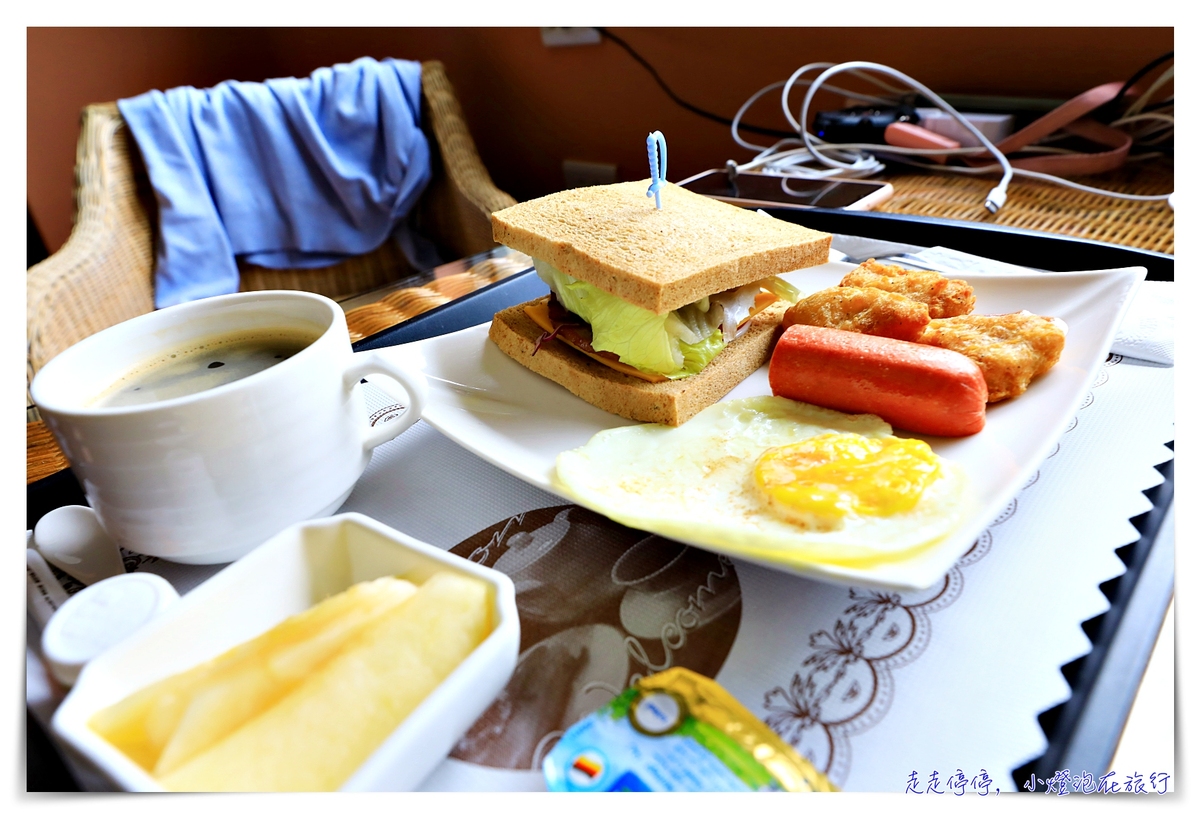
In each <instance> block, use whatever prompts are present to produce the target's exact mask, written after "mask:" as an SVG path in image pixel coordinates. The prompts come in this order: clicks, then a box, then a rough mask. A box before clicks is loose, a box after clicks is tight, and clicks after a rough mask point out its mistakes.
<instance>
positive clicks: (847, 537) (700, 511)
mask: <svg viewBox="0 0 1200 818" xmlns="http://www.w3.org/2000/svg"><path fill="white" fill-rule="evenodd" d="M556 472H557V473H556V481H557V485H558V487H559V489H560V490H562V491H563V492H564V493H566V494H568V495H569V496H570V497H572V498H573V499H574V500H575V501H576V502H578V503H580V504H581V505H584V506H586V507H588V508H591V509H592V510H594V511H598V512H600V513H602V514H604V515H605V516H607V517H610V518H611V519H613V520H616V521H617V522H620V523H623V524H625V525H628V526H631V527H633V528H639V529H643V530H646V531H651V532H653V533H655V534H659V535H662V536H666V537H672V538H675V539H678V540H682V541H684V542H689V543H693V544H696V545H701V546H705V545H707V546H715V547H719V548H721V549H723V550H726V551H729V552H731V553H742V554H744V555H746V556H750V557H757V558H760V559H765V560H770V561H775V562H785V563H794V564H800V563H828V564H834V565H844V566H868V565H873V564H879V563H884V562H891V561H896V560H901V559H904V558H907V557H909V556H912V555H914V554H916V553H918V552H919V551H922V550H924V549H926V548H929V547H931V546H933V545H936V544H937V543H938V542H940V541H941V540H943V539H944V538H945V537H946V536H947V535H949V534H950V533H951V532H953V531H954V530H955V529H956V528H957V527H958V525H959V524H960V522H961V521H962V519H963V518H964V516H965V514H966V513H967V510H968V509H967V505H968V493H967V490H966V488H967V487H966V477H965V475H964V473H963V471H962V470H961V468H960V467H958V466H957V465H956V464H954V463H951V462H950V461H947V460H945V459H943V458H941V457H939V456H938V455H937V454H936V453H934V452H933V451H932V450H931V449H930V448H929V446H928V444H926V443H925V442H924V441H922V440H917V439H902V438H897V437H895V436H893V435H892V427H891V426H890V425H889V424H887V423H886V422H885V421H883V420H882V419H880V418H878V417H876V416H875V415H847V414H845V413H842V412H837V411H835V410H832V409H824V408H821V407H818V406H811V405H809V404H804V403H797V402H795V401H791V400H788V399H786V398H778V397H752V398H742V399H737V400H728V401H723V402H721V403H717V404H714V405H713V406H710V407H709V408H707V409H705V410H704V411H702V412H700V413H699V414H697V415H696V416H695V417H694V418H692V419H691V420H689V421H688V422H687V423H685V424H683V425H682V426H678V427H670V426H661V425H658V424H644V425H640V426H624V427H619V428H616V429H608V430H605V431H603V432H600V433H598V434H596V435H595V436H594V437H593V438H592V439H591V440H590V441H589V442H588V443H587V444H586V445H585V446H583V447H581V448H579V449H574V450H572V451H568V452H564V453H562V454H561V455H559V457H558V460H557V470H556Z"/></svg>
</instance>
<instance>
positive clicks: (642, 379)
mask: <svg viewBox="0 0 1200 818" xmlns="http://www.w3.org/2000/svg"><path fill="white" fill-rule="evenodd" d="M648 184H649V180H647V181H644V182H626V183H622V184H615V185H600V186H596V187H587V188H577V189H574V190H566V191H562V192H560V193H554V194H551V195H549V196H544V197H542V198H540V199H534V200H531V201H528V202H522V203H520V204H517V205H513V206H512V207H509V208H505V209H504V210H500V211H497V212H495V213H493V214H492V235H493V237H494V238H495V240H496V241H497V242H499V243H500V244H504V245H507V246H508V247H511V248H513V249H514V250H519V251H521V252H523V253H526V254H527V255H529V256H531V257H533V259H534V268H535V269H536V271H537V274H538V276H539V277H540V278H541V279H542V280H543V281H544V282H545V283H546V285H547V286H548V287H549V288H550V291H551V294H550V295H549V296H546V297H543V298H540V299H535V300H534V301H530V302H527V303H525V304H519V305H517V306H515V307H510V308H509V309H507V310H504V311H502V312H499V313H497V314H496V316H495V318H494V319H493V321H492V326H491V329H490V331H489V337H490V338H491V340H492V341H493V342H494V343H495V344H496V346H498V347H499V348H500V350H501V351H503V352H504V353H505V354H507V355H508V356H509V357H511V358H513V359H514V360H516V361H517V362H518V363H520V364H521V365H523V366H525V367H527V368H529V369H531V370H533V371H534V372H536V373H538V374H539V375H542V376H544V377H546V378H549V379H550V380H552V381H554V382H556V383H558V384H559V385H561V386H563V387H565V388H566V389H568V390H569V391H570V392H572V393H573V394H575V395H577V396H578V397H580V398H582V399H583V400H585V401H587V402H588V403H591V404H592V405H594V406H597V407H599V408H600V409H603V410H605V411H607V412H612V413H613V414H617V415H620V416H621V417H625V418H629V419H630V420H636V421H643V422H648V423H662V424H666V425H669V426H678V425H680V424H682V423H683V422H685V421H686V420H687V419H688V418H690V417H692V416H693V415H695V414H696V413H697V412H699V411H701V410H702V409H704V408H706V407H708V406H710V405H712V404H713V403H716V402H717V401H718V400H720V399H721V398H722V397H724V396H725V395H726V394H728V393H729V391H730V390H732V389H733V388H734V387H735V386H737V384H739V383H740V382H741V381H742V380H744V379H745V378H746V377H747V376H749V375H750V373H752V372H753V371H754V370H756V369H758V368H759V367H760V366H762V365H763V364H764V363H766V362H767V360H769V358H770V355H771V350H772V348H773V346H774V343H775V340H776V339H777V337H778V335H779V325H780V321H781V319H782V318H783V313H784V311H785V310H786V309H787V308H788V307H789V306H790V305H791V304H792V303H794V302H795V301H796V300H798V298H799V293H798V292H797V291H796V289H795V288H794V287H792V286H791V285H790V284H788V283H787V282H785V281H783V280H782V279H780V278H778V277H777V276H778V275H779V274H780V273H785V272H788V271H791V270H797V269H801V268H803V267H811V266H814V265H817V264H823V263H825V262H826V261H828V260H829V245H830V242H831V240H832V237H831V236H830V235H829V234H827V233H821V232H818V231H815V230H809V229H807V228H804V227H800V226H799V225H795V224H792V223H790V222H786V221H783V220H781V219H773V218H770V217H768V216H765V215H763V214H761V213H756V212H754V211H751V210H743V209H742V208H739V207H736V206H734V205H730V204H726V203H724V202H719V201H717V200H715V199H710V198H708V197H705V196H701V195H699V194H696V193H692V192H690V191H688V190H684V189H683V188H680V187H677V186H675V185H670V184H665V185H664V186H663V189H662V209H661V210H659V209H656V208H655V204H654V200H653V199H651V198H648V197H647V196H646V188H647V185H648Z"/></svg>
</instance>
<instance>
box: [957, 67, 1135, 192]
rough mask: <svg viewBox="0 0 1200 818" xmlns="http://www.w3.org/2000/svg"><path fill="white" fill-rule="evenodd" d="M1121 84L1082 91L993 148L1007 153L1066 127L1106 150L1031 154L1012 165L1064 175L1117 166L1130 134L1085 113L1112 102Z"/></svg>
mask: <svg viewBox="0 0 1200 818" xmlns="http://www.w3.org/2000/svg"><path fill="white" fill-rule="evenodd" d="M1123 85H1124V83H1120V82H1109V83H1106V84H1104V85H1098V86H1096V87H1095V88H1092V89H1091V90H1090V91H1084V92H1083V93H1082V94H1080V95H1079V96H1077V97H1075V98H1073V99H1070V100H1067V101H1066V102H1064V103H1063V104H1062V105H1060V106H1058V107H1057V108H1055V109H1054V110H1053V111H1051V112H1050V113H1048V114H1046V115H1045V116H1043V117H1041V118H1040V119H1038V120H1036V121H1034V122H1031V123H1030V124H1029V125H1026V126H1025V127H1024V128H1022V129H1021V130H1019V131H1017V132H1016V133H1014V134H1011V135H1010V136H1008V137H1007V138H1005V139H1003V140H1001V141H1000V142H998V143H997V144H996V148H997V149H999V151H1000V152H1001V153H1003V154H1004V155H1005V156H1007V155H1009V154H1011V153H1016V152H1018V151H1020V150H1021V149H1022V148H1025V147H1026V146H1028V145H1031V144H1033V143H1034V142H1037V141H1038V140H1039V139H1043V138H1045V137H1047V136H1049V135H1050V134H1052V133H1056V132H1057V131H1060V130H1065V131H1067V132H1068V133H1071V134H1074V135H1075V136H1079V137H1082V138H1083V139H1086V140H1088V141H1089V142H1093V143H1096V144H1098V145H1102V146H1105V147H1107V148H1109V150H1102V151H1097V152H1094V153H1083V154H1073V155H1059V154H1049V155H1045V156H1032V157H1026V158H1021V159H1015V160H1013V162H1012V166H1013V167H1015V168H1022V169H1024V170H1033V171H1039V172H1041V173H1051V174H1066V175H1085V174H1089V173H1102V172H1104V171H1107V170H1113V169H1115V168H1119V167H1121V165H1123V164H1125V159H1126V157H1127V156H1128V155H1129V148H1130V146H1132V145H1133V137H1132V136H1130V135H1129V134H1127V133H1125V132H1124V131H1121V130H1118V129H1117V128H1113V127H1111V126H1109V125H1104V124H1102V123H1100V122H1097V121H1096V120H1094V119H1090V118H1088V117H1087V114H1089V113H1091V112H1092V111H1094V110H1096V109H1097V108H1099V107H1100V106H1101V105H1104V104H1105V103H1106V102H1110V101H1112V100H1113V99H1114V98H1115V97H1116V95H1117V94H1118V93H1120V91H1121V88H1122V86H1123ZM1128 93H1136V89H1130V91H1129V92H1128ZM966 161H967V163H968V164H971V165H986V164H991V163H992V162H994V161H995V159H994V158H993V157H992V156H990V155H988V154H981V155H980V156H979V157H974V156H973V157H971V158H969V159H967V160H966Z"/></svg>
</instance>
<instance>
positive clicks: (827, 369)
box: [770, 324, 987, 437]
mask: <svg viewBox="0 0 1200 818" xmlns="http://www.w3.org/2000/svg"><path fill="white" fill-rule="evenodd" d="M770 379H771V391H772V392H774V393H775V394H776V395H778V396H780V397H784V398H790V399H792V400H796V401H801V402H803V403H812V404H815V405H817V406H824V407H826V408H829V409H837V410H839V411H842V412H850V413H854V414H859V413H870V414H873V415H879V416H880V417H881V418H883V419H884V420H886V421H887V422H888V423H890V424H892V426H894V427H896V428H897V429H906V430H908V431H910V432H916V433H918V434H925V435H940V436H944V437H962V436H964V435H973V434H975V433H976V432H978V431H979V430H980V429H982V428H983V424H984V409H985V407H986V405H987V383H986V382H985V381H984V379H983V371H982V370H981V369H980V368H979V367H978V366H977V365H976V364H975V362H974V361H972V360H971V359H970V358H968V357H966V356H965V355H961V354H959V353H957V352H953V351H951V350H948V349H941V348H939V347H933V346H928V345H925V344H915V343H912V342H910V341H897V340H895V339H893V338H882V337H878V336H874V335H863V334H861V333H858V332H847V331H846V330H840V329H826V328H824V327H810V326H806V325H804V324H794V325H793V326H791V327H788V328H787V330H785V331H784V333H783V336H782V337H781V338H780V339H779V343H778V344H776V346H775V353H774V354H773V355H772V356H771V369H770Z"/></svg>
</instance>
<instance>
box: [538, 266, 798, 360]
mask: <svg viewBox="0 0 1200 818" xmlns="http://www.w3.org/2000/svg"><path fill="white" fill-rule="evenodd" d="M534 269H535V270H537V274H538V276H539V277H540V278H541V279H542V281H544V282H545V283H546V285H547V286H548V287H549V288H550V290H551V292H553V293H554V296H555V298H557V299H558V301H559V303H560V304H562V306H563V307H564V308H565V309H567V310H568V311H570V312H572V313H574V314H575V315H577V316H579V317H580V318H581V319H583V320H584V321H586V322H587V323H588V324H589V325H590V326H591V330H592V341H591V344H592V348H593V349H595V350H596V351H598V352H611V353H613V354H614V355H616V356H617V357H618V359H619V360H620V361H621V362H622V363H625V364H628V365H630V366H633V367H637V368H638V369H640V370H642V371H644V372H653V373H657V374H660V375H663V376H665V377H667V378H671V379H676V378H684V377H687V376H689V375H695V374H697V373H698V372H700V371H701V370H702V369H704V367H705V366H707V365H708V363H709V362H710V361H711V360H712V359H713V358H715V357H716V356H717V355H718V354H720V352H721V350H722V349H724V348H725V345H726V344H727V343H728V342H729V341H731V340H733V339H734V337H736V334H737V328H738V326H739V325H740V324H742V323H743V322H744V321H745V320H746V318H748V317H749V316H750V314H751V310H752V309H753V307H754V298H755V295H756V294H757V293H758V292H759V291H760V290H763V289H767V290H769V291H771V292H773V293H775V294H776V295H777V296H778V297H780V298H782V299H783V300H785V301H788V302H790V303H795V301H797V300H798V299H799V292H798V291H797V290H796V289H795V288H794V287H792V285H790V284H788V283H787V282H786V281H783V280H782V279H779V278H776V277H772V278H769V279H764V280H763V281H756V282H753V283H752V284H747V285H746V286H744V287H738V288H736V289H733V290H728V291H726V292H724V293H718V294H717V295H714V296H707V297H705V298H702V299H700V300H699V301H696V302H693V303H691V304H688V305H686V306H683V307H680V308H679V309H677V310H672V311H670V312H667V313H663V314H662V315H658V314H656V313H654V312H651V311H650V310H647V309H644V308H642V307H637V306H634V305H633V304H630V303H629V302H628V301H625V300H623V299H621V298H618V297H617V296H615V295H612V294H611V293H606V292H604V291H603V290H601V289H599V288H598V287H595V286H593V285H591V284H588V283H586V282H583V281H579V280H578V279H575V278H572V277H571V276H569V275H567V274H566V273H564V272H562V271H561V270H559V269H558V268H556V267H554V266H553V265H551V264H549V263H547V262H545V261H542V260H540V259H534Z"/></svg>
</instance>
